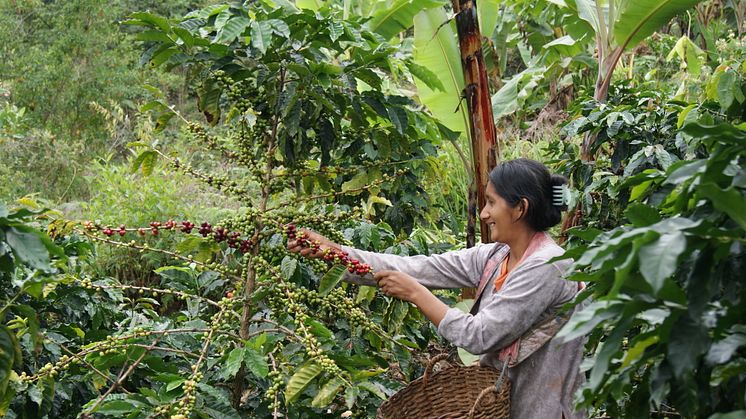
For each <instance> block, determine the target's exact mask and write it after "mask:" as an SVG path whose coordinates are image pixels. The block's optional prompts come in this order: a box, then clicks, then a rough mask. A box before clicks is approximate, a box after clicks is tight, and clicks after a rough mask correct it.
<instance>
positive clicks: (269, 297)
mask: <svg viewBox="0 0 746 419" xmlns="http://www.w3.org/2000/svg"><path fill="white" fill-rule="evenodd" d="M127 23H129V24H133V25H137V26H138V27H141V28H143V30H142V31H141V32H140V33H139V35H138V38H139V39H140V40H142V41H143V42H144V46H145V48H146V52H145V54H144V56H143V62H147V63H150V64H151V65H153V66H159V65H160V66H164V67H165V68H167V69H169V68H174V67H177V66H179V67H183V68H186V69H187V71H188V72H189V74H192V75H193V80H192V81H193V83H195V85H196V94H197V97H198V107H199V109H200V111H201V112H202V114H203V115H204V117H205V122H201V121H192V120H189V119H187V118H186V117H185V116H184V115H183V114H182V113H181V112H179V110H178V109H176V108H175V107H174V106H172V105H170V104H169V103H168V102H167V100H166V99H165V98H164V97H161V96H158V92H156V91H154V94H155V95H156V97H155V98H154V100H152V101H151V102H149V103H147V104H145V105H144V106H142V111H143V112H150V113H151V114H152V115H153V118H154V119H155V120H156V131H162V130H165V129H167V127H168V126H169V125H174V123H175V124H176V125H177V127H176V128H181V132H182V133H183V134H184V135H185V136H187V137H188V138H189V139H190V140H191V141H192V147H193V148H194V149H197V150H200V153H196V154H189V153H183V152H180V150H168V149H167V148H166V147H165V146H162V145H160V144H159V143H157V142H154V143H146V142H142V141H139V142H137V141H136V142H133V143H132V144H131V146H132V147H133V148H135V149H137V150H139V153H138V154H137V157H136V158H135V160H134V166H133V170H134V171H141V172H142V173H143V174H144V175H151V176H155V175H154V172H155V171H156V168H157V167H163V168H167V169H170V170H174V171H178V172H182V173H185V174H187V175H189V176H192V177H194V178H195V179H198V180H200V181H203V182H204V183H205V184H206V185H209V186H210V187H212V188H214V189H215V190H216V191H219V192H220V193H222V194H224V196H226V197H230V198H231V199H232V200H234V201H235V202H239V203H240V205H241V208H240V209H239V210H237V211H235V212H233V213H232V214H231V215H229V216H227V217H225V218H224V219H222V220H220V221H219V222H216V223H209V222H204V221H199V220H152V221H151V222H149V223H147V224H146V225H136V226H132V225H125V224H118V223H117V224H113V225H109V224H105V223H102V222H98V221H95V220H90V221H82V222H72V221H66V220H64V219H61V218H57V219H54V220H52V221H50V222H49V224H48V231H49V232H50V234H51V235H52V236H53V237H55V238H56V240H57V241H58V242H60V243H71V242H74V243H76V246H82V245H83V244H86V245H87V244H88V243H94V244H95V245H96V246H113V247H117V248H123V249H129V250H130V251H131V252H141V253H156V254H159V255H160V256H161V260H165V261H167V263H165V265H164V266H162V267H160V268H158V269H156V270H155V273H156V274H158V276H159V278H160V280H159V282H154V283H148V284H134V283H131V282H128V278H100V277H95V276H93V275H91V272H90V271H86V270H85V269H82V268H81V267H80V266H82V265H84V263H83V262H82V260H78V259H75V260H76V261H77V262H76V263H78V265H76V269H73V270H70V269H69V267H64V268H63V267H58V270H56V271H54V270H50V271H49V272H48V273H47V275H49V276H51V277H53V278H60V277H64V278H65V280H64V281H63V283H64V287H58V288H57V289H55V290H50V291H49V292H58V293H59V292H62V289H63V288H64V292H70V293H74V294H75V295H76V298H77V301H78V303H77V305H78V306H83V307H85V308H86V310H87V314H86V316H84V318H81V319H78V320H77V321H78V325H77V326H74V325H73V324H74V323H75V322H72V321H70V320H71V319H70V317H69V316H60V315H58V314H54V311H53V310H49V309H48V308H44V309H32V310H26V312H27V314H28V315H32V314H33V317H35V318H37V319H39V320H38V322H39V324H38V325H37V329H38V330H42V329H44V330H47V331H46V332H45V333H42V332H41V331H39V332H38V333H37V337H36V339H39V341H40V342H41V343H37V344H36V345H35V346H34V345H21V346H22V349H23V351H24V355H25V358H24V359H32V360H33V362H28V361H25V362H23V364H22V367H20V368H16V369H17V371H18V373H17V376H14V379H13V380H12V381H13V383H12V386H13V388H14V392H15V393H14V394H18V395H19V397H16V398H15V399H13V403H12V404H11V405H10V410H9V412H14V414H15V415H16V416H35V415H38V416H43V415H47V416H50V417H52V416H53V417H59V416H60V415H64V414H67V415H69V414H72V412H75V414H77V415H79V416H81V417H92V416H93V415H110V416H127V417H170V418H186V417H245V416H247V415H248V416H251V417H262V418H264V417H281V416H282V417H285V416H291V417H319V416H323V415H329V416H330V417H339V415H340V414H342V415H343V416H344V417H349V416H357V417H369V416H371V415H372V414H373V412H374V410H375V407H376V406H377V405H378V404H379V403H380V400H381V399H384V398H386V397H387V396H388V395H390V394H391V393H392V392H393V391H394V390H395V389H396V388H398V387H400V386H401V385H402V383H403V382H406V381H407V380H408V379H410V378H412V376H413V374H414V372H415V370H416V368H417V363H416V362H414V361H415V359H413V352H414V351H415V350H417V349H423V348H425V347H426V346H427V344H428V342H429V341H430V340H431V339H432V338H433V337H434V333H433V331H432V330H431V328H430V327H429V326H427V323H426V322H425V321H424V318H422V316H421V315H420V314H419V312H417V311H416V310H410V306H409V304H407V303H404V302H402V301H399V300H392V299H388V298H386V297H384V296H382V295H379V294H378V293H377V292H376V290H375V288H373V287H369V286H356V285H351V284H347V283H342V282H341V281H342V279H343V277H345V275H347V276H348V279H350V280H352V281H353V282H365V281H366V278H367V281H368V283H370V279H371V277H370V272H371V270H372V269H373V268H374V267H370V266H367V265H365V264H362V263H360V262H359V261H356V260H353V259H351V258H349V256H348V255H347V254H346V253H344V252H342V251H336V250H335V251H327V252H326V253H325V255H324V257H323V258H321V259H314V260H309V259H304V258H301V257H299V256H298V255H295V254H290V253H289V252H288V251H287V250H286V245H287V241H288V240H298V241H299V242H300V243H301V244H302V245H304V246H308V247H318V243H314V242H311V241H309V240H308V238H307V236H306V235H305V233H303V232H302V231H300V230H298V227H303V228H309V229H313V230H315V231H318V232H320V233H321V234H324V235H325V236H327V237H329V238H330V239H332V240H334V241H336V242H338V243H343V244H351V245H358V246H363V247H369V246H373V248H377V249H378V250H383V249H384V248H385V247H386V246H384V243H386V244H387V245H391V244H393V241H392V240H391V239H392V238H393V237H395V236H396V235H401V234H406V233H407V232H408V231H410V230H411V229H412V227H413V225H414V223H415V221H416V220H418V219H420V217H422V215H423V214H424V213H426V212H428V211H433V210H432V209H431V208H428V207H427V205H426V203H427V196H426V194H425V192H424V189H423V187H422V182H423V181H425V180H426V179H428V178H432V177H433V176H434V175H435V174H436V171H435V170H434V169H435V168H434V167H433V165H434V163H433V162H434V161H435V160H434V158H433V155H434V153H435V150H436V147H437V145H438V142H439V141H440V139H441V138H443V137H449V138H451V137H452V136H453V135H455V134H454V133H452V132H450V131H448V130H447V129H445V128H444V127H442V126H441V125H440V124H439V123H437V122H436V121H435V120H433V119H431V118H430V117H429V116H428V115H427V114H426V113H424V112H422V110H421V109H419V108H418V107H417V106H416V104H415V103H414V102H412V101H411V100H410V99H408V98H406V97H402V96H396V95H390V94H386V93H385V91H384V85H383V78H382V77H383V76H384V75H387V76H389V77H403V78H406V77H409V75H410V73H416V74H417V75H418V77H420V78H421V79H424V80H428V79H430V80H432V77H433V75H432V73H430V72H429V71H428V70H427V69H424V68H421V67H418V66H416V65H414V64H412V63H411V62H409V61H407V60H405V59H401V58H399V57H397V55H396V51H395V49H393V48H392V47H390V46H388V45H387V44H386V43H385V42H383V40H382V39H381V38H380V36H378V35H376V34H374V33H371V32H369V31H367V30H365V29H363V27H362V26H361V22H360V21H357V20H354V19H353V20H342V19H340V18H338V17H337V16H336V15H335V14H334V13H332V12H330V11H322V12H318V13H315V12H310V11H307V10H302V11H301V10H298V9H295V7H293V6H291V5H283V6H282V7H277V8H275V7H271V6H269V5H268V4H264V3H252V4H246V5H243V6H241V5H217V6H211V7H208V8H206V9H202V10H197V11H194V12H192V13H190V14H188V15H186V16H185V17H184V18H183V19H180V20H176V21H172V20H168V19H165V18H162V17H160V16H156V15H152V14H149V13H135V14H134V15H133V16H132V19H131V20H129V21H128V22H127ZM363 218H368V219H369V220H370V221H373V222H377V223H379V225H378V226H376V225H374V224H370V223H369V222H362V223H361V222H360V221H359V220H360V219H363ZM296 226H297V227H296ZM389 226H393V228H392V227H389ZM165 235H169V236H170V238H171V239H173V240H174V241H175V242H176V243H177V244H176V245H175V246H174V248H168V249H164V248H162V247H160V246H158V245H157V243H158V242H157V241H158V240H159V239H160V238H162V237H163V236H165ZM384 238H386V239H384ZM351 239H352V240H353V241H351ZM361 239H364V240H361ZM81 243H82V244H81ZM91 249H92V248H89V250H88V252H90V251H92V250H91ZM58 256H59V257H60V260H61V261H62V260H64V261H65V263H66V264H68V265H69V264H70V263H72V260H73V259H72V258H71V257H69V256H68V257H67V258H62V255H58ZM60 263H61V264H63V263H62V262H60ZM79 265H80V266H79ZM16 275H17V276H22V275H21V273H18V272H17V273H16ZM355 278H357V280H356V279H355ZM45 292H46V291H45ZM32 297H33V296H32ZM54 300H55V299H54V298H52V299H46V300H45V301H54ZM93 302H100V304H101V306H102V307H110V308H112V310H111V311H109V312H107V314H102V313H101V310H103V308H101V309H99V308H95V309H94V308H92V307H90V305H91V304H93ZM39 304H41V302H39ZM75 305H76V304H72V306H75ZM114 307H116V309H113V308H114ZM405 319H406V320H407V321H406V322H405ZM25 321H28V317H24V316H23V315H19V316H18V322H19V324H21V323H23V322H25ZM61 321H62V322H66V323H67V324H65V325H64V326H60V327H64V330H65V333H62V332H51V331H50V330H49V329H47V327H48V326H49V325H51V324H57V323H59V322H61ZM19 327H20V326H19ZM83 330H89V331H88V332H83ZM16 335H17V336H20V337H21V338H22V339H23V338H24V336H27V335H28V333H26V332H25V331H23V330H21V329H20V328H19V329H17V330H16ZM22 343H23V342H22ZM12 365H14V366H18V365H19V364H16V363H13V364H12ZM55 383H56V384H55ZM80 383H86V384H80ZM8 402H10V401H8Z"/></svg>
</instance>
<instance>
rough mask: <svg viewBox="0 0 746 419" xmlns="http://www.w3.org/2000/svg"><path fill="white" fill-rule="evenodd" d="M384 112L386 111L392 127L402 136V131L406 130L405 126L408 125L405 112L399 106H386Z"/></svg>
mask: <svg viewBox="0 0 746 419" xmlns="http://www.w3.org/2000/svg"><path fill="white" fill-rule="evenodd" d="M386 111H388V115H389V119H390V120H391V123H392V124H394V127H396V130H397V131H398V132H399V134H402V135H404V131H406V130H407V126H408V125H409V118H408V117H407V112H406V111H405V110H404V109H402V108H401V107H399V106H386Z"/></svg>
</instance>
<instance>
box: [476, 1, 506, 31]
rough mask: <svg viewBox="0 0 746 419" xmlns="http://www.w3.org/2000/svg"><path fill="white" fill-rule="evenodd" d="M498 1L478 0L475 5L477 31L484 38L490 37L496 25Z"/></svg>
mask: <svg viewBox="0 0 746 419" xmlns="http://www.w3.org/2000/svg"><path fill="white" fill-rule="evenodd" d="M499 9H500V2H499V1H498V0H480V1H479V4H478V6H477V19H478V22H479V32H480V33H481V35H482V37H484V38H488V39H489V38H492V33H493V32H494V31H495V28H496V27H497V17H498V16H499V15H500V10H499Z"/></svg>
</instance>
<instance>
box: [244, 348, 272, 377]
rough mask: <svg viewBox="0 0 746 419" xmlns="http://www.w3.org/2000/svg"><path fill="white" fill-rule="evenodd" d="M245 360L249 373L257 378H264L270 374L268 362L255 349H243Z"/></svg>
mask: <svg viewBox="0 0 746 419" xmlns="http://www.w3.org/2000/svg"><path fill="white" fill-rule="evenodd" d="M243 360H244V362H245V363H246V367H247V368H248V369H249V371H251V373H252V374H254V375H256V376H257V377H259V378H264V377H266V376H267V374H269V364H267V360H266V359H265V358H264V355H262V354H261V353H259V352H258V351H256V350H255V349H253V348H249V347H245V348H243Z"/></svg>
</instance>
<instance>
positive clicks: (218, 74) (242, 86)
mask: <svg viewBox="0 0 746 419" xmlns="http://www.w3.org/2000/svg"><path fill="white" fill-rule="evenodd" d="M212 77H213V78H214V79H215V82H216V83H217V85H218V86H220V87H221V88H222V89H223V90H224V91H225V94H226V96H228V100H229V101H231V102H233V103H234V105H235V107H236V109H237V110H238V111H239V112H240V113H244V112H246V111H247V110H248V109H251V107H252V106H253V104H252V103H251V100H250V99H249V98H255V97H257V95H258V94H259V90H258V89H256V88H255V87H253V86H251V85H249V84H248V81H247V80H243V81H240V82H237V81H235V80H233V79H232V78H231V77H230V76H228V75H227V74H226V73H225V71H223V70H216V71H214V72H213V73H212Z"/></svg>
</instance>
